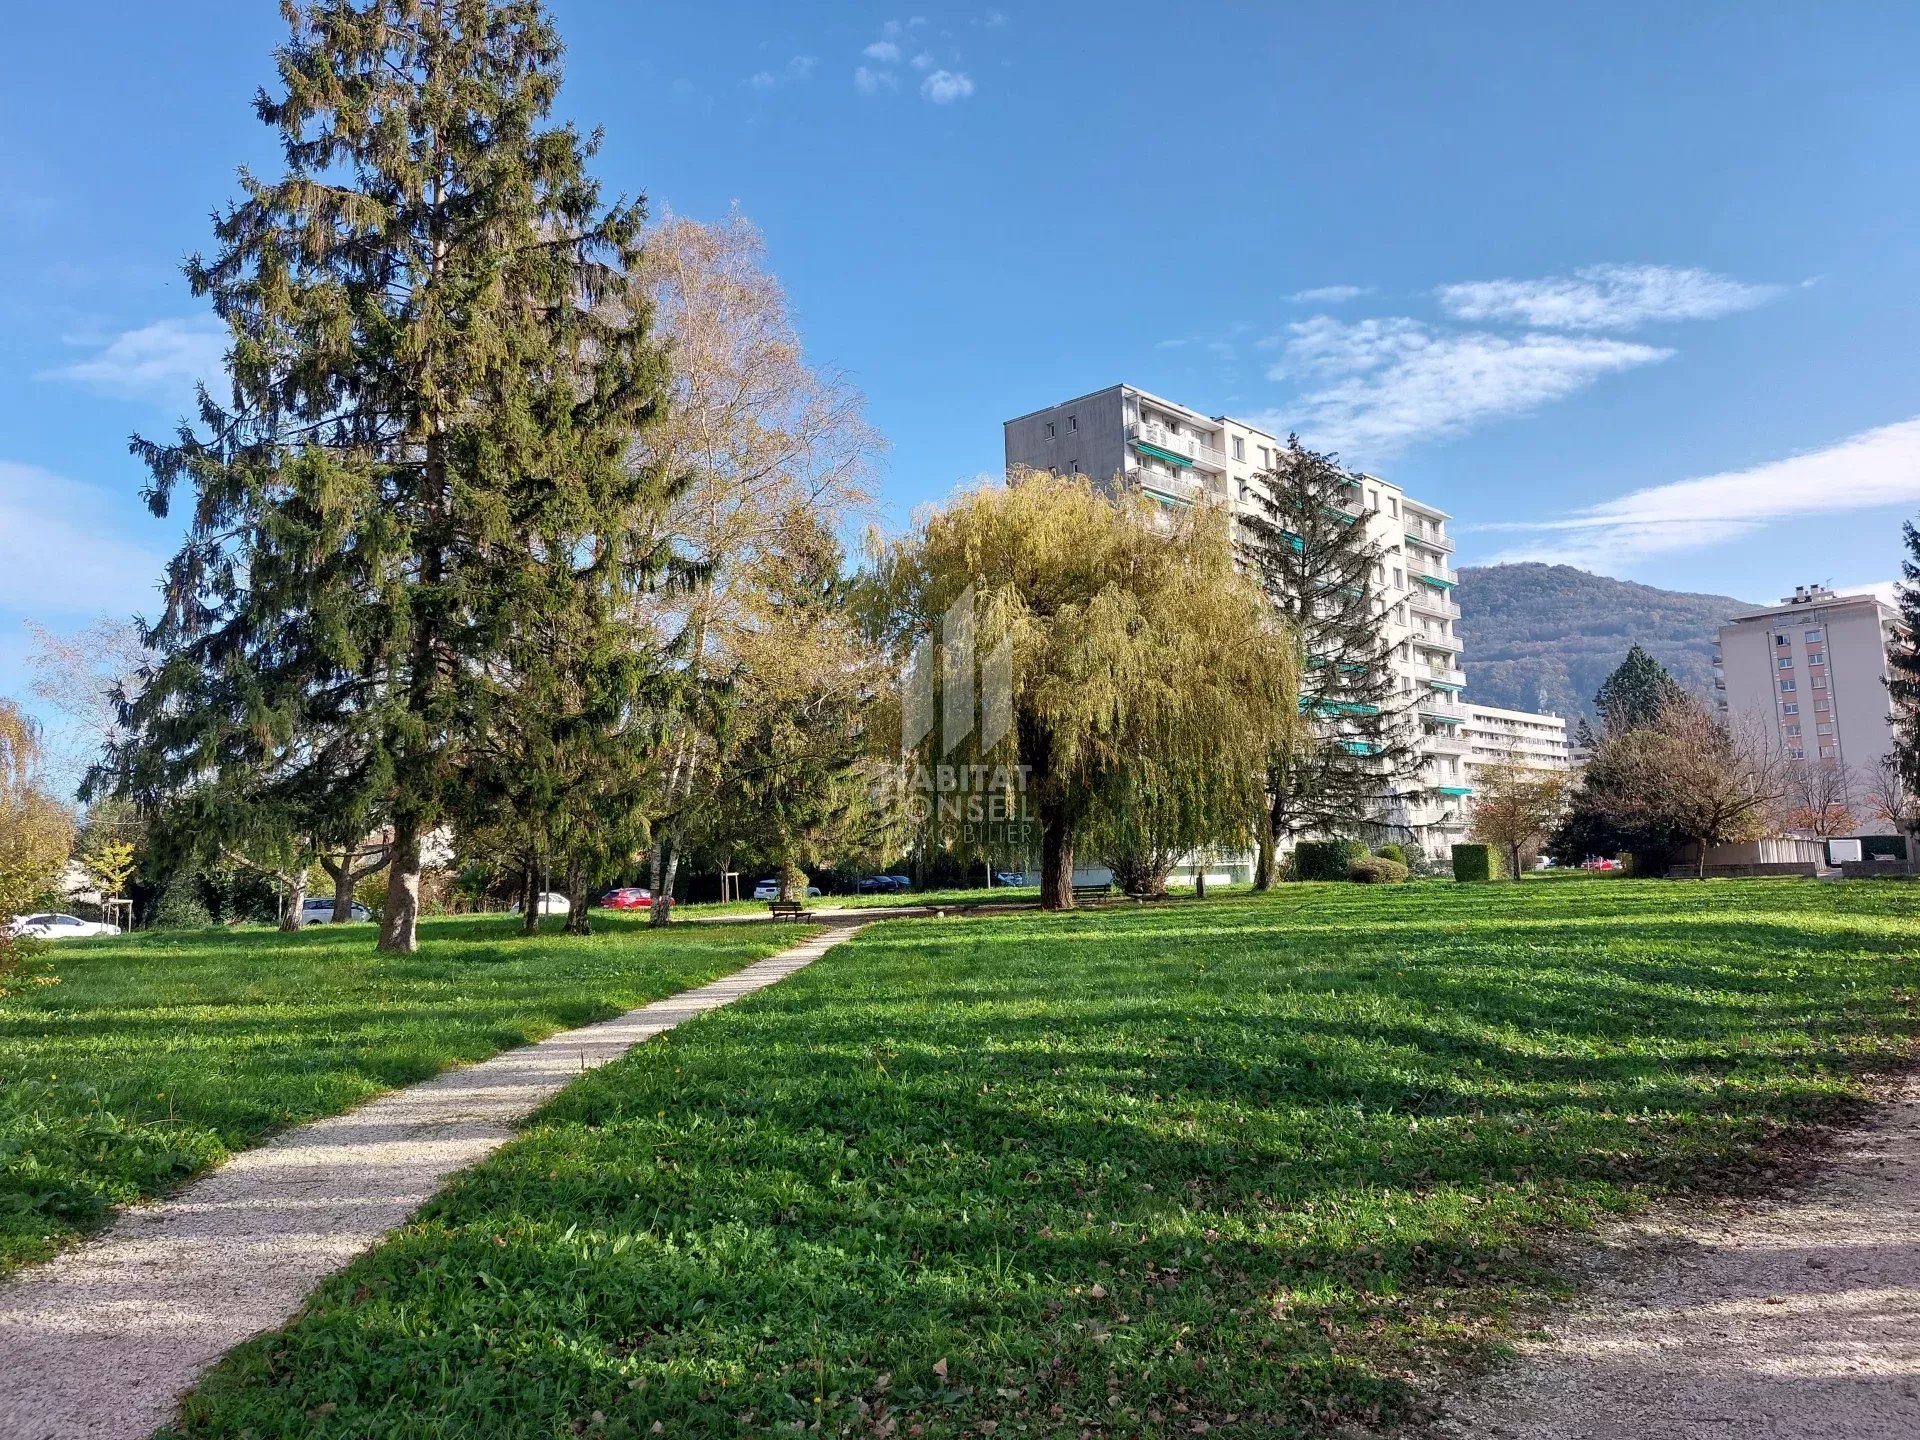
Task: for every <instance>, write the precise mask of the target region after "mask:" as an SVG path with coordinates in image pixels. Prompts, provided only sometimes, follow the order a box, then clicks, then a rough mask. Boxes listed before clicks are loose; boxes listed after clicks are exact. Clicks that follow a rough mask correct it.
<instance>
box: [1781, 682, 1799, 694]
mask: <svg viewBox="0 0 1920 1440" xmlns="http://www.w3.org/2000/svg"><path fill="white" fill-rule="evenodd" d="M1795 688H1796V687H1795V686H1794V683H1793V681H1791V680H1782V681H1781V682H1780V693H1781V694H1782V695H1791V694H1792V693H1793V692H1794V689H1795Z"/></svg>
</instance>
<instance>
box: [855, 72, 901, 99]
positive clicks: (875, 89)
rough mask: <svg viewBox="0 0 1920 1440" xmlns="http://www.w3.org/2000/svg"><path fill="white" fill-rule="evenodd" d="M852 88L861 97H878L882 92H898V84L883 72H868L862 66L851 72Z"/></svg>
mask: <svg viewBox="0 0 1920 1440" xmlns="http://www.w3.org/2000/svg"><path fill="white" fill-rule="evenodd" d="M853 88H854V89H856V90H858V91H859V92H860V93H861V94H862V95H878V94H879V93H880V92H881V91H882V90H898V89H899V88H900V82H899V81H898V80H897V79H895V78H894V77H893V76H892V75H891V74H889V73H888V72H887V71H885V70H870V69H868V68H867V67H866V66H865V65H862V66H861V67H860V68H859V69H858V70H855V71H854V72H853Z"/></svg>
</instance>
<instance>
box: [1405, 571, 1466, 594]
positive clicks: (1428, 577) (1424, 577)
mask: <svg viewBox="0 0 1920 1440" xmlns="http://www.w3.org/2000/svg"><path fill="white" fill-rule="evenodd" d="M1412 578H1413V579H1415V580H1419V581H1421V582H1423V583H1424V584H1427V585H1431V586H1434V587H1435V588H1436V589H1439V590H1451V589H1452V588H1453V587H1454V585H1455V584H1456V583H1457V582H1456V581H1455V580H1454V578H1453V572H1452V571H1451V570H1449V569H1447V567H1446V566H1444V565H1429V566H1427V567H1426V568H1425V569H1418V568H1416V569H1415V570H1414V571H1413V575H1412Z"/></svg>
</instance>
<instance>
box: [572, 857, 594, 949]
mask: <svg viewBox="0 0 1920 1440" xmlns="http://www.w3.org/2000/svg"><path fill="white" fill-rule="evenodd" d="M592 933H593V917H592V916H591V915H589V914H588V913H587V872H586V867H585V866H584V865H582V864H581V863H580V862H579V861H578V860H573V861H569V862H568V864H567V934H569V935H591V934H592Z"/></svg>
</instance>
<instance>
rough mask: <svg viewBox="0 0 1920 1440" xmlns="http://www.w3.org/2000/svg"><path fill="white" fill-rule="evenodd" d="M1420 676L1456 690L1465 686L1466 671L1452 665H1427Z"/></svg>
mask: <svg viewBox="0 0 1920 1440" xmlns="http://www.w3.org/2000/svg"><path fill="white" fill-rule="evenodd" d="M1420 678H1421V679H1422V680H1425V681H1428V682H1430V683H1432V684H1434V685H1450V686H1452V687H1453V688H1454V689H1456V690H1464V689H1466V688H1467V676H1466V672H1465V671H1463V670H1460V669H1457V668H1456V667H1454V666H1452V665H1429V666H1427V669H1426V673H1425V674H1423V675H1422V676H1421V677H1420Z"/></svg>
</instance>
